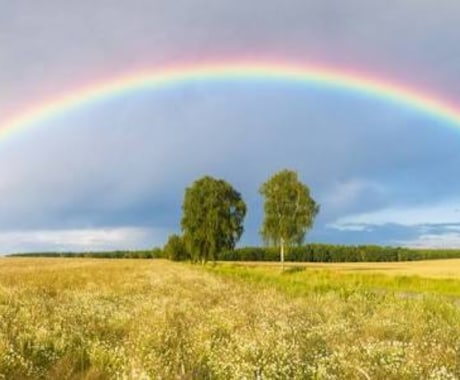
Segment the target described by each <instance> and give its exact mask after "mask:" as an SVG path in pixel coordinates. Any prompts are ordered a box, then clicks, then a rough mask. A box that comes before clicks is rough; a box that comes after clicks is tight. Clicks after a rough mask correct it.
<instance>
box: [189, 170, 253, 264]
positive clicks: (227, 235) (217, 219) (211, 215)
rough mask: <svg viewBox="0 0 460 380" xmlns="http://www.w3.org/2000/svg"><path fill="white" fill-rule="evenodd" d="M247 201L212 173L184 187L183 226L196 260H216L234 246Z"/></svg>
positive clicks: (240, 228)
mask: <svg viewBox="0 0 460 380" xmlns="http://www.w3.org/2000/svg"><path fill="white" fill-rule="evenodd" d="M245 215H246V204H245V203H244V201H243V199H242V198H241V195H240V193H239V192H237V191H236V190H235V189H234V188H233V187H232V186H231V185H230V184H229V183H227V182H225V181H224V180H221V179H215V178H212V177H209V176H205V177H202V178H200V179H198V180H196V181H195V182H194V183H193V184H192V185H191V186H190V187H188V188H187V189H186V190H185V197H184V202H183V205H182V221H181V227H182V231H183V238H184V241H185V244H186V247H187V249H188V251H189V253H190V254H191V258H192V261H193V262H201V263H205V262H206V261H208V260H209V259H212V260H215V259H216V255H217V254H218V253H219V252H220V251H222V250H228V249H233V248H235V244H236V243H237V241H238V240H239V239H240V237H241V235H242V233H243V220H244V217H245Z"/></svg>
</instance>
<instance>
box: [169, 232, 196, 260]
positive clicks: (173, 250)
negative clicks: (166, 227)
mask: <svg viewBox="0 0 460 380" xmlns="http://www.w3.org/2000/svg"><path fill="white" fill-rule="evenodd" d="M163 252H164V255H165V257H166V258H167V259H169V260H173V261H182V260H187V259H189V258H190V255H189V254H188V252H187V249H186V247H185V243H184V240H183V239H182V238H181V237H180V236H179V235H176V234H173V235H170V236H169V238H168V242H167V243H166V245H165V246H164V248H163Z"/></svg>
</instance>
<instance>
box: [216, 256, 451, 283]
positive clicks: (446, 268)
mask: <svg viewBox="0 0 460 380" xmlns="http://www.w3.org/2000/svg"><path fill="white" fill-rule="evenodd" d="M226 263H228V264H231V265H241V266H269V267H279V266H280V264H279V263H276V262H257V261H253V262H238V261H233V262H222V264H226ZM286 266H287V267H303V268H306V269H321V270H323V269H324V270H332V271H343V272H355V273H356V272H359V273H365V274H372V273H378V274H386V275H392V276H421V277H427V278H452V279H460V259H446V260H426V261H404V262H384V263H379V262H373V263H299V262H288V263H286Z"/></svg>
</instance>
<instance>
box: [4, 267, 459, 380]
mask: <svg viewBox="0 0 460 380" xmlns="http://www.w3.org/2000/svg"><path fill="white" fill-rule="evenodd" d="M436 267H437V268H438V270H435V268H436ZM385 268H388V270H385ZM459 268H460V261H459V260H448V261H431V262H430V263H426V264H425V263H423V262H414V263H407V264H406V263H394V264H385V263H372V264H350V265H347V264H332V265H330V266H327V267H326V266H325V265H316V266H312V265H311V264H308V265H307V268H306V269H305V268H299V267H295V268H291V267H288V268H287V270H285V271H284V272H281V270H280V268H279V267H277V266H273V265H271V266H260V263H259V265H258V266H257V267H250V266H241V265H239V266H235V265H231V264H218V265H216V266H212V265H207V266H206V267H204V268H203V267H201V266H191V265H189V264H182V263H172V262H169V261H163V260H105V259H43V258H35V259H33V258H14V259H13V258H5V259H0V378H5V379H35V378H43V379H80V378H83V379H109V378H110V379H112V378H119V379H150V378H151V379H242V378H247V379H257V378H259V379H296V378H297V379H421V378H424V379H457V378H460V302H459V300H460V279H459V277H458V276H457V275H456V274H458V273H459ZM368 270H370V271H371V272H374V271H379V272H385V273H389V274H391V276H389V275H386V274H384V273H367V271H368ZM415 275H417V276H415ZM425 275H428V276H432V277H436V278H428V277H424V276H425Z"/></svg>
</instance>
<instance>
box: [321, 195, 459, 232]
mask: <svg viewBox="0 0 460 380" xmlns="http://www.w3.org/2000/svg"><path fill="white" fill-rule="evenodd" d="M385 224H397V225H401V226H407V227H414V226H423V225H436V224H438V225H444V224H453V225H455V224H460V201H459V200H454V201H450V202H444V203H439V204H432V205H421V206H413V207H401V208H396V207H394V208H385V209H381V210H377V211H372V212H366V213H360V214H353V215H348V216H344V217H341V218H338V219H337V220H336V221H334V222H333V223H330V224H329V225H328V227H331V228H335V229H338V230H347V229H348V230H349V228H350V227H353V228H357V227H363V228H364V227H371V226H383V225H385Z"/></svg>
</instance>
